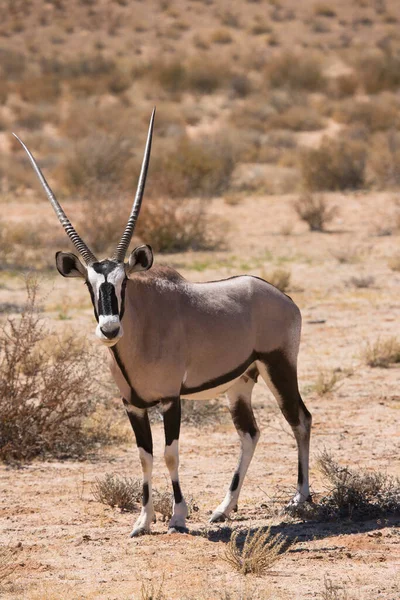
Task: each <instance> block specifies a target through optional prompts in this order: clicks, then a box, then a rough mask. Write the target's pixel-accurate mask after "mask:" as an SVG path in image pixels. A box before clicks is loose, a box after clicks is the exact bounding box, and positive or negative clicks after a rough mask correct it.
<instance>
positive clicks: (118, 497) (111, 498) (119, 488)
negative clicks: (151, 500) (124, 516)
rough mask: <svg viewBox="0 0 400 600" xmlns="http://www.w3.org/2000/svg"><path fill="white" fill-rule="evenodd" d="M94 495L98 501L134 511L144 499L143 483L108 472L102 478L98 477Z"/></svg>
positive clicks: (93, 487)
mask: <svg viewBox="0 0 400 600" xmlns="http://www.w3.org/2000/svg"><path fill="white" fill-rule="evenodd" d="M92 495H93V498H94V499H95V500H96V501H97V502H101V503H102V504H107V505H108V506H112V507H114V506H117V507H118V508H120V509H121V510H126V511H132V510H134V509H135V508H136V507H137V503H138V502H140V501H141V499H142V484H141V482H140V481H139V480H138V479H132V478H131V477H120V476H119V475H113V474H111V473H107V474H106V475H105V476H104V477H103V478H102V479H100V478H98V477H96V482H95V483H94V484H93V486H92Z"/></svg>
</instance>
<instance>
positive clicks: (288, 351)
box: [16, 111, 311, 536]
mask: <svg viewBox="0 0 400 600" xmlns="http://www.w3.org/2000/svg"><path fill="white" fill-rule="evenodd" d="M154 112H155V111H153V114H152V116H151V120H150V126H149V131H148V136H147V143H146V148H145V153H144V158H143V163H142V168H141V173H140V177H139V183H138V189H137V192H136V197H135V200H134V202H133V207H132V211H131V214H130V216H129V219H128V224H127V226H126V228H125V231H124V233H123V235H122V238H121V240H120V242H119V244H118V246H117V248H116V250H115V252H114V254H113V256H112V257H111V258H106V259H103V260H98V259H97V258H96V257H95V255H94V254H93V253H92V252H91V251H90V250H89V248H88V247H87V246H86V244H85V243H84V242H83V240H82V239H81V237H80V236H79V235H78V234H77V232H76V231H75V229H74V227H73V226H72V225H71V223H70V221H69V220H68V218H67V216H66V215H65V213H64V211H63V209H62V208H61V206H60V204H59V203H58V201H57V200H56V198H55V196H54V194H53V192H52V191H51V189H50V187H49V185H48V184H47V182H46V180H45V178H44V176H43V174H42V172H41V170H40V169H39V167H38V165H37V164H36V162H35V159H34V158H33V156H32V154H31V153H30V152H29V150H28V149H27V147H26V146H25V145H24V144H23V142H21V140H19V141H20V142H21V144H22V146H23V148H24V149H25V151H26V153H27V154H28V157H29V159H30V162H31V163H32V166H33V168H34V170H35V172H36V175H37V176H38V178H39V180H40V182H41V184H42V186H43V188H44V190H45V192H46V194H47V197H48V199H49V200H50V202H51V204H52V206H53V208H54V210H55V212H56V214H57V216H58V218H59V220H60V222H61V224H62V225H63V227H64V229H65V231H66V233H67V234H68V236H69V238H70V240H71V241H72V243H73V244H74V246H75V247H76V249H77V251H78V252H79V254H80V255H81V257H82V258H83V261H84V263H85V264H82V262H81V261H80V260H79V259H78V258H77V256H75V255H74V254H72V253H69V252H57V254H56V265H57V269H58V271H59V272H60V273H61V275H63V276H64V277H82V278H83V279H84V280H85V283H86V285H87V287H88V289H89V292H90V295H91V299H92V303H93V307H94V314H95V317H96V320H97V322H98V325H97V328H96V335H97V337H98V338H99V339H100V340H101V341H102V342H103V344H105V345H106V346H108V347H109V350H110V355H111V370H112V374H113V376H114V379H115V381H116V383H117V385H118V388H119V390H120V392H121V395H122V400H123V403H124V406H125V409H126V412H127V415H128V417H129V420H130V423H131V425H132V428H133V431H134V434H135V437H136V442H137V446H138V448H139V456H140V461H141V464H142V469H143V502H142V505H143V506H142V511H141V514H140V516H139V518H138V519H137V521H136V523H135V525H134V528H133V531H132V534H131V535H132V536H136V535H139V534H142V533H147V532H149V531H150V526H151V523H152V521H153V519H154V509H153V502H152V490H151V478H152V466H153V445H152V436H151V430H150V424H149V419H148V414H147V412H148V411H147V409H148V408H149V407H151V406H154V405H156V404H158V405H160V406H161V409H162V412H163V419H164V429H165V462H166V464H167V467H168V470H169V473H170V476H171V480H172V488H173V494H174V505H173V515H172V518H171V520H170V523H169V531H184V530H185V519H186V516H187V507H186V503H185V500H184V498H183V495H182V492H181V488H180V484H179V476H178V465H179V455H178V440H179V431H180V420H181V406H180V399H181V398H182V397H183V398H193V399H199V400H202V399H209V398H215V397H216V396H217V395H218V394H221V393H222V392H227V396H228V399H229V407H230V411H231V414H232V418H233V422H234V424H235V427H236V429H237V432H238V434H239V437H240V442H241V452H240V457H239V462H238V465H237V468H236V470H235V473H234V475H233V479H232V482H231V484H230V487H229V490H228V492H227V494H226V496H225V498H224V500H223V501H222V502H221V504H220V505H219V506H218V507H217V508H216V509H215V511H214V512H213V514H212V516H211V521H212V522H216V521H222V520H224V519H226V518H227V517H229V514H230V513H231V511H232V510H233V509H234V508H235V507H236V505H237V501H238V496H239V492H240V489H241V487H242V484H243V479H244V477H245V474H246V471H247V469H248V467H249V464H250V461H251V459H252V456H253V453H254V450H255V447H256V444H257V442H258V438H259V435H260V433H259V429H258V427H257V423H256V421H255V418H254V415H253V410H252V406H251V393H252V389H253V386H254V384H255V382H256V381H257V377H258V375H259V374H260V375H261V377H262V378H263V379H264V380H265V381H266V383H267V385H268V387H269V388H270V389H271V391H272V393H273V394H274V396H275V398H276V400H277V402H278V404H279V407H280V409H281V410H282V413H283V415H284V417H285V418H286V420H287V421H288V423H289V424H290V426H291V428H292V430H293V433H294V436H295V438H296V442H297V448H298V479H297V492H296V494H295V496H294V498H293V500H292V504H293V505H298V504H300V503H303V502H305V501H307V500H309V499H310V492H309V482H308V464H309V442H310V429H311V415H310V413H309V412H308V410H307V408H306V407H305V405H304V403H303V401H302V399H301V396H300V393H299V389H298V384H297V354H298V350H299V342H300V329H301V316H300V311H299V309H298V308H297V306H296V305H295V303H294V302H293V301H292V300H291V299H290V298H289V297H288V296H286V295H285V294H283V293H282V292H280V291H279V290H278V289H276V288H275V287H274V286H272V285H271V284H269V283H267V282H266V281H264V280H263V279H260V278H258V277H252V276H247V275H244V276H239V277H231V278H229V279H224V280H221V281H213V282H209V283H190V282H189V281H187V280H186V279H184V278H183V277H182V276H181V275H179V273H177V272H176V271H175V270H174V269H172V268H169V267H161V266H154V267H153V268H151V267H152V265H153V253H152V250H151V247H150V246H147V245H144V246H139V247H138V248H135V249H134V250H133V251H132V252H131V254H130V256H129V258H128V261H127V262H124V259H125V255H126V253H127V250H128V247H129V243H130V241H131V239H132V235H133V231H134V227H135V223H136V221H137V218H138V215H139V210H140V206H141V202H142V197H143V192H144V186H145V181H146V174H147V169H148V165H149V159H150V149H151V140H152V132H153V124H154ZM16 137H17V136H16ZM17 139H19V138H17Z"/></svg>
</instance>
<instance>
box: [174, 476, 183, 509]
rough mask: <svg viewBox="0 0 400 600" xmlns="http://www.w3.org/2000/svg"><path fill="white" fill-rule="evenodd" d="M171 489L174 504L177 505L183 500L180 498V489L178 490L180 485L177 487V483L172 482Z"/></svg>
mask: <svg viewBox="0 0 400 600" xmlns="http://www.w3.org/2000/svg"><path fill="white" fill-rule="evenodd" d="M172 489H173V490H174V500H175V504H179V503H180V502H182V500H183V496H182V492H181V488H180V485H179V481H173V482H172Z"/></svg>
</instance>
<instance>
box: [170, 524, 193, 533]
mask: <svg viewBox="0 0 400 600" xmlns="http://www.w3.org/2000/svg"><path fill="white" fill-rule="evenodd" d="M168 533H189V529H188V528H187V527H180V526H179V525H174V526H173V527H169V528H168Z"/></svg>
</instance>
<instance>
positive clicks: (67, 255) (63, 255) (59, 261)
mask: <svg viewBox="0 0 400 600" xmlns="http://www.w3.org/2000/svg"><path fill="white" fill-rule="evenodd" d="M56 265H57V269H58V272H59V273H61V275H62V276H63V277H83V278H84V279H86V276H87V271H86V267H84V266H83V264H82V263H81V261H80V260H79V259H78V257H77V256H75V254H72V252H57V253H56Z"/></svg>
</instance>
